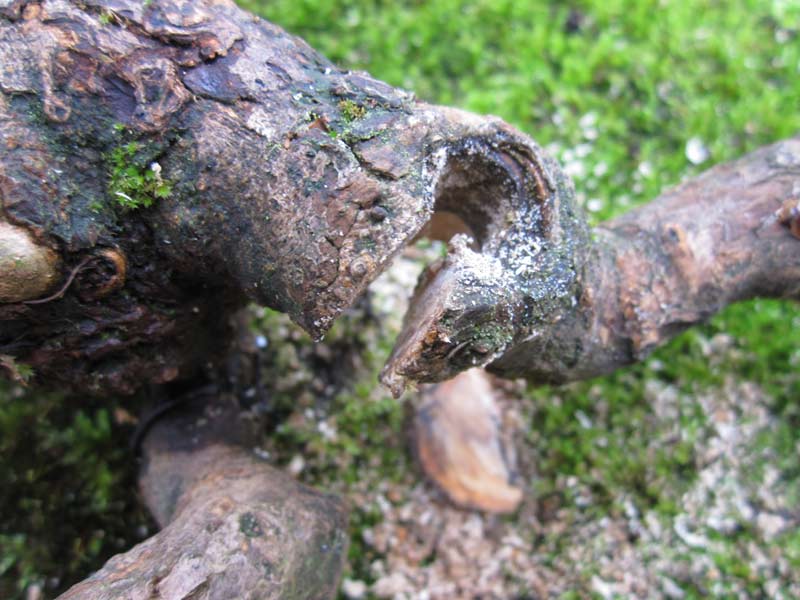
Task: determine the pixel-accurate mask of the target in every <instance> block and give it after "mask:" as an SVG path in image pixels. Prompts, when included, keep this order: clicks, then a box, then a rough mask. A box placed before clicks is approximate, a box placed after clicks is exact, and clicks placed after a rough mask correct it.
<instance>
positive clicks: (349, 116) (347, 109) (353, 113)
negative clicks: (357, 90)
mask: <svg viewBox="0 0 800 600" xmlns="http://www.w3.org/2000/svg"><path fill="white" fill-rule="evenodd" d="M338 106H339V111H340V112H341V113H342V117H344V120H345V121H346V122H348V123H351V122H353V121H356V120H358V119H363V118H364V117H366V116H367V108H366V107H365V106H363V105H361V104H357V103H355V102H353V101H352V100H341V101H340V102H339V105H338Z"/></svg>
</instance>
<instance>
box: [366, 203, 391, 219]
mask: <svg viewBox="0 0 800 600" xmlns="http://www.w3.org/2000/svg"><path fill="white" fill-rule="evenodd" d="M388 216H389V211H388V210H386V209H385V208H383V207H382V206H373V207H372V208H371V209H370V211H369V218H370V219H371V220H372V221H374V222H376V223H380V222H381V221H384V220H385V219H386V217H388Z"/></svg>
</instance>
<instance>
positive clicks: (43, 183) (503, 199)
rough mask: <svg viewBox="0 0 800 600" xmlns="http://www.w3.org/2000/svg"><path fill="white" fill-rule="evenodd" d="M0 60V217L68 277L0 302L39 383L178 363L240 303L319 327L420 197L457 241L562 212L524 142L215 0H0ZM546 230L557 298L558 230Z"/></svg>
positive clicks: (206, 345)
mask: <svg viewBox="0 0 800 600" xmlns="http://www.w3.org/2000/svg"><path fill="white" fill-rule="evenodd" d="M0 63H2V64H3V69H2V71H0V91H2V94H0V132H2V144H3V146H4V148H3V153H2V155H0V203H1V204H0V205H1V206H2V219H3V220H4V221H6V222H8V223H12V224H14V225H15V226H18V227H24V228H26V229H27V230H29V232H30V234H31V235H33V236H34V237H35V238H36V240H38V242H39V243H40V244H41V245H45V246H48V247H50V248H52V249H53V250H54V251H56V253H57V254H58V255H59V256H60V257H61V259H62V260H61V264H62V266H61V274H60V275H61V281H62V282H69V284H70V285H68V286H66V289H64V291H63V292H64V293H63V294H61V295H60V296H58V297H57V298H54V299H53V300H52V301H49V302H44V303H40V304H25V303H20V302H15V303H5V304H3V305H0V321H1V322H2V324H3V326H2V331H1V332H0V353H2V354H5V355H11V356H14V357H15V358H16V359H18V360H20V361H21V362H25V363H28V364H30V365H31V366H33V367H34V369H35V371H36V373H37V376H38V381H39V382H41V383H47V382H49V383H51V384H53V383H55V384H58V385H60V386H62V387H65V386H66V387H71V388H73V389H76V390H80V391H81V392H82V393H86V392H87V391H92V392H96V393H108V392H110V391H113V392H125V393H129V392H131V391H133V390H134V389H135V388H136V387H137V386H138V385H140V384H141V383H142V382H144V381H155V382H163V381H169V380H173V379H176V378H185V377H188V376H190V375H191V374H192V370H193V368H194V367H195V366H196V365H198V364H200V363H202V362H205V361H207V360H209V358H210V357H213V355H214V353H215V352H214V351H215V350H219V349H220V348H221V349H224V347H225V343H224V340H225V339H226V338H227V333H226V329H225V327H224V326H223V325H221V324H222V323H223V322H224V319H220V318H219V316H220V313H225V312H231V311H232V310H234V309H235V308H236V307H237V306H239V305H241V304H242V302H244V301H245V299H251V300H254V301H256V302H259V303H261V304H266V305H268V306H271V307H273V308H276V309H279V310H282V311H286V312H288V313H289V314H290V315H291V316H292V318H293V319H294V320H295V321H297V322H298V323H300V324H301V325H302V326H304V327H305V328H306V329H307V330H308V331H309V332H310V333H311V334H312V335H313V336H315V337H319V336H321V335H322V333H324V331H325V330H326V329H327V328H328V327H329V326H330V324H331V322H332V320H333V319H334V318H335V316H336V315H337V314H339V313H340V312H341V311H342V310H343V309H344V308H346V307H347V306H349V305H350V304H351V303H352V302H353V301H354V300H355V299H356V298H357V297H358V296H359V295H360V294H361V293H363V291H364V290H365V289H366V286H367V285H368V284H369V282H370V281H372V280H373V279H374V278H375V277H376V276H377V275H378V274H379V273H380V271H381V270H382V269H383V268H384V267H385V266H386V265H387V264H388V262H389V261H390V260H391V258H392V257H393V256H394V255H395V254H396V253H397V252H398V251H399V250H401V249H402V248H403V246H404V245H405V244H406V243H408V242H409V241H410V240H411V239H413V237H414V236H415V235H416V234H417V233H418V232H419V231H420V229H421V228H422V227H423V226H424V225H425V224H426V223H427V222H428V221H429V220H430V218H431V215H432V214H433V213H434V210H436V211H437V212H438V213H440V214H444V213H453V214H454V215H460V220H464V219H465V218H466V217H467V216H470V215H471V216H476V215H477V216H479V218H472V219H470V220H469V222H470V227H469V230H470V231H471V232H472V233H473V234H474V235H475V237H476V239H478V241H479V242H480V241H481V240H483V239H486V240H490V239H492V236H493V233H494V232H496V231H498V230H500V229H503V230H506V229H508V227H507V226H506V224H507V223H512V224H513V225H512V229H514V230H515V231H517V234H518V235H534V234H535V233H536V232H540V231H542V230H545V229H547V230H548V231H549V230H553V231H558V230H559V227H558V221H559V220H560V219H561V218H562V217H563V218H565V219H573V218H575V216H574V215H573V214H572V211H573V209H574V204H573V203H572V202H569V201H565V202H563V203H559V201H558V194H559V190H562V189H564V188H565V186H567V187H568V183H567V182H566V180H565V179H564V178H563V176H562V175H561V174H560V170H559V169H558V168H557V166H556V165H555V163H553V162H552V161H550V160H549V159H546V158H545V157H544V156H543V155H542V153H541V151H540V149H539V148H538V147H537V146H536V145H535V144H534V143H533V142H532V141H531V140H530V139H528V138H527V137H525V136H524V135H522V134H520V133H518V132H516V131H514V130H513V129H512V128H510V127H508V126H507V125H505V124H503V123H502V122H501V121H499V120H498V119H493V118H481V117H475V116H473V115H469V114H466V113H463V112H459V111H455V110H451V109H446V108H438V107H432V106H429V105H426V104H423V103H419V102H416V101H415V100H414V99H413V97H412V96H411V95H410V94H408V93H406V92H403V91H400V90H396V89H393V88H391V87H390V86H388V85H386V84H384V83H381V82H379V81H376V80H374V79H372V78H370V77H369V76H368V75H366V74H364V73H357V72H350V71H343V70H341V69H338V68H336V67H335V66H334V65H333V64H331V63H330V62H328V61H327V60H325V59H324V58H323V57H321V56H320V55H318V54H317V53H315V52H314V51H313V50H312V49H311V48H309V47H308V46H307V45H306V44H305V43H303V42H302V41H301V40H298V39H297V38H294V37H292V36H289V35H287V34H286V33H285V32H283V31H282V30H280V29H279V28H277V27H275V26H273V25H271V24H269V23H266V22H264V21H262V20H260V19H257V18H254V17H253V16H252V15H249V14H247V13H246V12H244V11H241V10H239V9H238V8H236V6H235V5H234V4H233V3H231V2H227V1H224V0H220V1H216V0H214V1H212V0H206V1H202V2H186V1H183V0H154V1H153V2H147V3H142V2H139V1H138V0H137V1H134V0H91V1H88V2H70V1H67V0H45V1H43V2H32V1H26V0H14V1H11V2H9V0H6V1H5V2H3V4H2V7H0ZM578 228H579V227H578ZM572 229H574V228H565V229H564V231H566V232H568V233H569V232H570V231H571V230H572ZM526 232H527V233H526ZM548 240H550V242H551V243H552V245H553V246H554V249H555V250H556V251H557V252H555V254H553V256H555V255H557V256H560V257H562V258H561V259H559V260H558V261H556V262H557V263H558V264H555V265H552V264H551V263H552V261H551V260H546V261H544V263H543V264H544V266H546V267H547V268H550V267H552V268H553V270H554V271H555V270H562V271H564V273H563V276H561V275H560V274H554V277H556V278H557V279H558V280H559V281H563V286H562V287H563V289H560V290H556V291H554V293H553V294H551V296H553V297H554V299H553V302H554V303H559V302H562V301H563V300H564V298H565V297H566V296H565V295H564V293H563V292H564V290H568V289H569V288H570V283H569V281H570V280H572V279H574V278H573V277H572V275H571V272H570V269H569V268H564V269H562V268H561V265H562V264H568V263H569V256H570V255H571V254H572V250H571V245H572V243H573V241H574V240H573V239H572V238H571V237H570V236H565V237H563V238H559V236H557V235H556V236H548ZM509 247H511V245H506V248H507V249H508V248H509ZM107 250H113V251H114V252H116V253H117V254H118V255H120V256H122V257H124V258H125V262H126V264H127V272H126V275H125V282H124V285H123V286H119V287H112V286H109V285H107V280H108V279H117V280H118V279H119V274H118V273H117V272H116V271H115V265H114V264H113V263H110V262H109V261H107V260H105V258H103V257H104V256H105V254H104V253H105V251H107ZM508 253H509V256H508V258H509V260H511V261H514V260H517V258H516V257H514V256H513V252H511V251H510V250H509V251H508ZM546 255H547V256H550V255H551V253H546ZM521 258H524V257H521ZM540 266H541V265H540ZM567 296H568V294H567ZM498 312H502V311H501V310H500V309H498ZM76 324H79V325H78V326H76Z"/></svg>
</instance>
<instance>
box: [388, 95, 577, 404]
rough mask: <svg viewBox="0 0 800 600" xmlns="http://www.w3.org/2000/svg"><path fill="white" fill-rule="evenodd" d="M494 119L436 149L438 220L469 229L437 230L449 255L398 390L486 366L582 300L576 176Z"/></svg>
mask: <svg viewBox="0 0 800 600" xmlns="http://www.w3.org/2000/svg"><path fill="white" fill-rule="evenodd" d="M447 114H448V116H449V118H451V119H453V114H454V111H447ZM462 118H464V119H465V117H462ZM473 119H475V117H473ZM490 123H492V121H491V120H490V119H486V120H485V123H484V126H483V129H484V135H483V136H482V137H479V136H473V137H466V136H465V137H462V138H461V139H459V140H458V141H454V142H452V143H450V144H445V145H443V146H442V147H441V148H440V149H439V150H438V151H437V152H435V153H434V154H433V157H434V158H435V160H436V167H435V168H434V169H432V170H431V171H432V173H431V177H432V180H433V182H434V183H433V188H434V194H435V213H434V219H433V221H434V222H436V220H437V217H438V216H440V215H441V214H442V213H444V214H449V215H455V217H457V218H456V219H453V218H450V219H447V221H446V222H448V223H450V224H453V223H460V224H461V225H462V227H461V230H460V231H458V230H457V228H456V229H454V228H453V227H451V228H450V229H449V230H447V229H445V230H444V231H443V232H437V233H438V235H440V236H442V237H443V239H445V240H448V241H449V246H448V255H447V257H446V258H445V259H444V260H443V261H441V262H439V263H436V264H434V265H432V266H431V267H429V268H428V269H427V271H426V273H425V274H423V277H422V278H421V281H420V283H419V284H418V286H417V290H416V292H415V293H414V298H413V300H412V302H411V307H410V310H409V313H408V314H407V316H406V320H405V323H404V326H403V331H402V333H401V334H400V337H399V339H398V342H397V344H396V346H395V349H394V351H393V353H392V355H391V357H390V358H389V361H388V363H387V365H386V367H385V369H384V371H383V373H382V375H381V378H382V381H383V382H384V383H386V384H387V385H389V386H390V388H391V389H392V391H393V392H394V393H395V395H397V394H399V393H400V392H401V391H402V389H403V387H404V385H405V381H406V380H407V379H410V380H416V381H428V382H429V381H441V380H444V379H448V378H450V377H452V376H453V375H455V374H457V373H458V372H460V371H463V370H465V369H468V368H471V367H475V366H483V365H486V364H488V363H490V362H492V361H493V360H495V359H496V358H498V357H499V356H500V355H502V353H503V352H504V351H505V350H506V349H507V348H509V347H510V346H511V345H512V344H514V343H517V342H518V341H519V340H520V339H522V338H524V337H526V336H527V335H529V334H531V332H532V331H534V330H535V328H536V327H537V325H539V324H540V323H549V322H553V321H557V320H558V319H560V318H561V317H562V316H563V315H564V314H566V313H567V312H568V311H570V310H571V309H572V308H573V306H574V302H575V297H576V296H577V294H578V289H579V281H580V273H581V272H582V269H583V263H584V261H585V260H586V253H587V249H588V227H587V225H586V221H585V219H584V217H583V215H582V212H581V210H580V209H579V207H578V206H577V204H576V202H575V199H574V190H573V187H572V183H571V182H570V181H569V179H568V178H567V177H566V175H565V174H564V173H563V171H562V170H561V169H560V167H559V166H558V165H557V164H556V163H555V161H553V160H552V159H550V158H548V157H547V156H546V155H545V154H544V153H543V152H542V150H541V149H540V148H539V147H538V146H537V145H536V144H535V143H534V142H533V141H532V140H530V139H529V138H527V137H526V136H524V135H522V134H520V133H518V132H516V131H514V130H512V129H511V128H510V127H508V126H506V125H503V124H499V123H494V128H493V129H490V128H489V127H488V125H489V124H490ZM443 221H444V220H443ZM453 234H455V235H454V236H453ZM451 236H452V237H451Z"/></svg>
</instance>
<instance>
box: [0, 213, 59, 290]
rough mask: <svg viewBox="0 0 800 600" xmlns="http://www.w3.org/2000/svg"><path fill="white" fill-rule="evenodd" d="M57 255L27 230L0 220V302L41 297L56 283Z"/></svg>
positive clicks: (57, 270)
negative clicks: (38, 242) (37, 241)
mask: <svg viewBox="0 0 800 600" xmlns="http://www.w3.org/2000/svg"><path fill="white" fill-rule="evenodd" d="M58 273H59V265H58V255H56V253H55V252H53V251H52V250H51V249H50V248H47V247H46V246H42V245H40V244H37V243H36V242H35V241H34V240H33V238H32V237H31V235H30V234H29V233H28V231H27V230H25V229H23V228H22V227H15V226H14V225H11V224H10V223H3V222H2V221H0V302H22V301H24V300H33V299H34V298H38V297H39V296H42V295H43V294H44V293H45V292H47V291H48V290H50V289H51V288H52V287H53V286H54V285H55V284H57V283H58Z"/></svg>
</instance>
